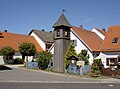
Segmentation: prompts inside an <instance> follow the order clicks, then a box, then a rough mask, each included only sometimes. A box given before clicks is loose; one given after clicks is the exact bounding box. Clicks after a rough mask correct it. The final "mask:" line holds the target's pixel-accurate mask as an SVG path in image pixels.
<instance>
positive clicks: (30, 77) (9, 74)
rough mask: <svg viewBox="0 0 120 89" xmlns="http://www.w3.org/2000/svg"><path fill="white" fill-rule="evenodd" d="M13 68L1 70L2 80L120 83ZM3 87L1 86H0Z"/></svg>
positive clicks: (19, 81)
mask: <svg viewBox="0 0 120 89" xmlns="http://www.w3.org/2000/svg"><path fill="white" fill-rule="evenodd" d="M10 67H11V68H12V70H10V69H9V70H0V82H18V83H23V82H24V83H120V80H118V79H113V78H107V79H91V78H80V77H73V76H72V77H71V76H67V75H63V74H57V73H49V72H44V71H36V70H32V71H31V70H26V69H20V68H17V67H15V66H14V67H12V66H10ZM0 89H1V88H0Z"/></svg>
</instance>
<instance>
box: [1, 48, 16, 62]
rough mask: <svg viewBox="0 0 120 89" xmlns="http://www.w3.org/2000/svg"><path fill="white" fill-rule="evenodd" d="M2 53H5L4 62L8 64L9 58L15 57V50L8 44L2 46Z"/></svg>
mask: <svg viewBox="0 0 120 89" xmlns="http://www.w3.org/2000/svg"><path fill="white" fill-rule="evenodd" d="M1 53H2V55H3V59H4V62H5V63H7V64H8V63H9V60H12V59H13V55H14V54H15V50H14V49H13V48H12V47H9V46H6V47H3V48H1Z"/></svg>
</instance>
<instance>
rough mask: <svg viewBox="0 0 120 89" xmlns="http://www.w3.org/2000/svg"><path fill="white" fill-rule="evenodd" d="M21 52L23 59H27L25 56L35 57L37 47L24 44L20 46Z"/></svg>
mask: <svg viewBox="0 0 120 89" xmlns="http://www.w3.org/2000/svg"><path fill="white" fill-rule="evenodd" d="M19 51H20V53H21V54H22V59H23V60H24V59H25V56H34V55H35V54H36V52H37V51H36V47H35V45H34V44H33V43H29V42H23V43H21V44H20V45H19Z"/></svg>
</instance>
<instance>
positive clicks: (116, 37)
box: [101, 26, 120, 51]
mask: <svg viewBox="0 0 120 89" xmlns="http://www.w3.org/2000/svg"><path fill="white" fill-rule="evenodd" d="M101 51H120V26H110V27H109V28H108V32H107V34H106V37H105V40H104V41H103V44H102V47H101Z"/></svg>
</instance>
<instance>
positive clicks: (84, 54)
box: [78, 49, 90, 65]
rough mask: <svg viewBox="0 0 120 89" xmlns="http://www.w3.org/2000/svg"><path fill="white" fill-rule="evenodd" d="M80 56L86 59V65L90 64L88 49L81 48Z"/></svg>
mask: <svg viewBox="0 0 120 89" xmlns="http://www.w3.org/2000/svg"><path fill="white" fill-rule="evenodd" d="M78 56H79V57H80V58H81V59H82V60H83V61H85V65H89V61H88V59H89V58H90V57H89V54H88V51H87V50H86V49H83V50H81V52H80V53H79V55H78Z"/></svg>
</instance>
